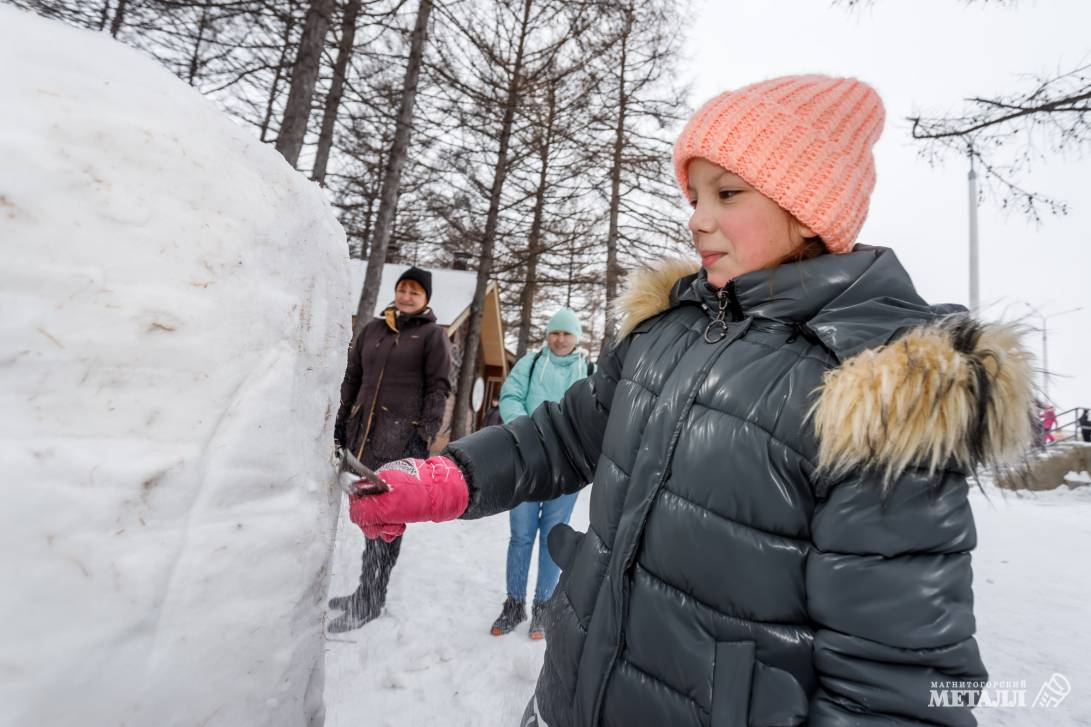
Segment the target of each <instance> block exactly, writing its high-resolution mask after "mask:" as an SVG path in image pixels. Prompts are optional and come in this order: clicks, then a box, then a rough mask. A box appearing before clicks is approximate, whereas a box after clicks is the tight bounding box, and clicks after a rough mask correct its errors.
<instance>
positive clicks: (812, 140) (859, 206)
mask: <svg viewBox="0 0 1091 727" xmlns="http://www.w3.org/2000/svg"><path fill="white" fill-rule="evenodd" d="M884 117H885V114H884V111H883V102H882V100H881V99H880V98H879V94H877V93H876V92H875V89H873V88H872V87H871V86H869V85H867V84H866V83H863V82H861V81H858V80H856V79H855V78H831V77H829V76H818V75H813V76H784V77H782V78H773V79H770V80H768V81H761V82H760V83H755V84H752V85H750V86H746V87H744V88H740V89H738V90H736V91H727V92H726V93H722V94H720V95H719V96H716V97H715V98H713V99H712V100H711V101H709V102H707V103H706V104H705V105H704V106H702V107H701V108H700V109H699V110H698V111H697V113H696V114H694V116H693V118H692V119H690V120H689V123H687V124H686V127H685V129H683V130H682V135H681V136H679V137H678V141H677V142H676V143H675V145H674V173H675V175H676V176H677V177H678V183H679V184H680V185H681V186H682V193H683V194H688V192H687V187H688V179H687V172H686V167H687V165H688V164H689V162H690V160H692V159H694V158H696V157H703V158H705V159H708V160H709V161H711V162H713V163H715V164H719V165H720V166H721V167H723V168H724V169H727V170H728V171H730V172H734V173H735V174H737V175H739V176H740V177H742V178H743V179H744V180H746V182H747V183H748V184H750V185H751V186H752V187H754V188H755V189H757V190H758V191H759V192H761V193H762V194H764V195H765V196H766V197H769V198H770V199H772V200H773V201H774V202H776V203H777V204H779V205H780V206H781V207H783V208H784V209H785V210H787V211H788V212H790V213H791V214H792V215H794V216H795V218H796V219H798V220H799V221H800V222H802V223H803V224H805V225H806V226H807V227H810V228H811V229H812V230H814V231H815V234H817V235H819V236H820V237H821V238H822V240H823V242H825V243H826V247H827V248H828V249H829V250H830V252H849V251H850V250H851V249H852V246H853V243H854V242H855V241H856V235H857V234H859V232H860V228H861V227H862V226H863V224H864V218H866V217H867V212H868V200H869V198H870V197H871V191H872V190H873V189H874V188H875V159H874V157H873V156H872V154H871V147H872V145H873V144H874V143H875V141H876V140H877V139H878V138H879V134H880V132H882V130H883V119H884Z"/></svg>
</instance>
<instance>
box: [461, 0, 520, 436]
mask: <svg viewBox="0 0 1091 727" xmlns="http://www.w3.org/2000/svg"><path fill="white" fill-rule="evenodd" d="M532 2H533V0H524V2H523V24H522V27H521V29H520V33H519V45H518V49H517V51H516V54H515V64H514V66H513V68H512V73H511V80H510V81H509V83H508V90H507V98H506V99H505V103H504V119H503V121H502V122H501V124H500V129H499V131H500V133H499V142H500V148H499V149H498V151H497V154H496V165H495V166H494V167H493V178H492V189H491V190H490V191H489V212H488V215H487V216H486V218H485V232H484V234H483V235H482V239H481V251H480V253H481V254H480V258H479V259H480V262H479V264H478V268H477V285H476V286H475V287H474V297H473V302H472V303H470V319H469V321H467V325H468V328H467V331H466V344H465V346H464V348H463V351H462V366H461V367H460V368H459V371H458V388H457V389H456V390H455V404H454V409H453V412H452V416H451V440H452V441H454V440H456V439H459V438H460V437H464V436H466V434H468V433H469V429H470V427H469V421H468V417H467V414H469V413H470V390H471V387H472V386H473V380H474V375H475V373H476V371H477V347H478V344H479V343H480V341H481V320H482V319H483V318H484V317H485V290H486V288H487V287H488V284H489V276H490V275H491V274H492V259H493V248H494V246H495V244H496V228H497V225H498V223H499V219H500V195H501V193H502V192H503V191H504V181H505V180H506V179H507V175H508V146H509V144H510V142H511V131H512V126H513V125H514V123H515V107H516V106H517V105H518V103H519V92H520V88H519V85H520V80H519V77H520V74H521V73H522V71H523V51H524V49H525V46H526V39H527V29H528V26H529V25H530V8H531V3H532Z"/></svg>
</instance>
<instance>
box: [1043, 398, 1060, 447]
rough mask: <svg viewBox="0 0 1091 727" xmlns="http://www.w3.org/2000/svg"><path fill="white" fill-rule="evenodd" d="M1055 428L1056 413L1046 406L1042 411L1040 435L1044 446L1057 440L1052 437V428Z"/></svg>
mask: <svg viewBox="0 0 1091 727" xmlns="http://www.w3.org/2000/svg"><path fill="white" fill-rule="evenodd" d="M1055 426H1057V411H1056V410H1055V409H1054V408H1053V407H1052V406H1050V405H1049V404H1047V405H1046V407H1045V409H1043V410H1042V435H1043V437H1044V441H1045V443H1046V444H1049V443H1050V442H1055V441H1056V440H1057V438H1056V437H1054V436H1053V428H1054V427H1055Z"/></svg>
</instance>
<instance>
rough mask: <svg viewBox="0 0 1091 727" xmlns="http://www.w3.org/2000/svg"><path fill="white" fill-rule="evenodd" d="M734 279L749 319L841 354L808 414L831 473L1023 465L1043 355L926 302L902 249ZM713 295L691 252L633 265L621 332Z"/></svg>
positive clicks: (1013, 331)
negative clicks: (790, 328) (801, 334)
mask: <svg viewBox="0 0 1091 727" xmlns="http://www.w3.org/2000/svg"><path fill="white" fill-rule="evenodd" d="M846 273H847V274H846ZM736 287H737V296H738V298H739V303H740V307H741V308H742V310H743V312H744V314H745V315H746V316H748V317H754V318H765V319H771V320H778V321H781V322H787V323H791V324H793V325H801V326H803V327H804V328H805V330H807V332H808V333H809V334H812V335H813V337H814V338H815V339H817V340H818V341H820V342H821V343H822V345H823V346H824V347H825V348H827V349H828V350H829V351H830V352H831V353H832V354H833V355H834V356H835V357H836V358H837V359H838V361H839V362H840V365H838V366H836V367H834V368H832V369H830V370H829V371H828V372H827V373H826V375H825V378H824V381H823V383H822V385H821V386H820V387H819V388H818V389H817V390H816V392H815V399H814V405H813V407H812V409H811V411H810V412H809V414H810V418H811V420H812V421H813V425H814V427H815V433H816V435H817V437H818V442H819V462H818V465H819V469H820V472H822V473H823V474H825V475H827V476H830V477H837V476H839V475H841V474H844V473H845V472H847V471H849V470H851V469H854V468H857V467H863V468H868V469H873V470H876V471H878V472H881V474H882V479H883V482H884V483H889V482H891V481H892V480H893V479H895V478H896V477H897V476H898V475H899V474H900V473H901V472H903V471H904V470H905V469H906V468H907V467H909V466H914V465H915V466H925V467H928V468H930V469H932V470H935V469H937V468H941V467H943V466H945V465H946V464H947V463H949V462H951V461H955V462H958V463H959V464H960V465H962V466H964V467H967V468H974V467H977V466H979V465H986V466H996V465H1002V464H1009V463H1014V462H1018V461H1020V460H1021V459H1022V458H1023V457H1024V455H1025V452H1026V450H1027V447H1028V446H1029V445H1030V443H1031V442H1032V441H1033V427H1034V387H1033V357H1032V355H1031V354H1030V353H1029V352H1028V350H1027V348H1026V346H1025V345H1024V344H1023V341H1022V331H1021V329H1020V328H1019V327H1017V326H1013V325H1004V324H985V323H980V322H977V321H974V320H973V319H971V318H970V317H969V316H968V315H967V314H966V313H965V309H963V308H961V307H958V306H938V307H933V306H929V305H927V304H926V303H925V302H924V301H923V300H922V299H920V298H919V296H917V294H916V292H915V290H913V287H912V283H911V281H910V280H909V277H908V275H907V274H906V273H905V271H904V269H902V267H901V265H900V264H899V263H898V261H897V258H896V256H895V255H894V254H893V252H891V251H889V250H886V249H883V248H869V247H864V246H858V249H857V251H856V252H853V253H849V254H846V255H827V256H822V257H820V258H816V259H814V260H809V261H805V262H803V263H795V264H792V265H787V266H782V268H778V269H777V271H776V273H775V275H774V274H771V273H770V272H769V271H757V272H756V273H749V274H747V275H744V276H740V277H739V278H737V279H736ZM709 295H714V294H712V293H711V291H708V290H707V285H706V284H705V282H704V279H703V276H702V275H701V274H700V273H699V266H698V264H697V263H696V262H694V261H691V260H682V259H675V260H668V261H665V262H664V263H662V264H660V265H659V266H657V267H656V268H655V269H646V270H642V271H639V272H636V273H633V274H632V275H630V276H629V280H628V285H627V287H626V290H625V292H624V293H623V294H622V295H621V296H620V297H619V300H618V308H619V310H620V312H621V314H622V316H623V321H622V324H621V326H620V334H619V337H624V336H627V335H629V334H630V333H631V332H632V331H633V330H634V329H636V328H637V327H638V326H639V324H640V323H641V322H643V321H645V320H647V319H649V318H651V317H653V316H655V315H657V314H659V313H661V312H663V311H666V310H668V309H670V308H673V307H675V306H677V305H682V304H686V303H687V302H689V303H701V302H705V304H707V302H708V300H709V298H708V296H709Z"/></svg>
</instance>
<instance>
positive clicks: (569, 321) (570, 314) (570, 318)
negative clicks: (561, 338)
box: [546, 308, 583, 343]
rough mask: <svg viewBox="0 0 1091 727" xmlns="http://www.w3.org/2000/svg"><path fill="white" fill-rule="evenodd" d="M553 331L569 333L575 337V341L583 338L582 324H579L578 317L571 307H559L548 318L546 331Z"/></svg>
mask: <svg viewBox="0 0 1091 727" xmlns="http://www.w3.org/2000/svg"><path fill="white" fill-rule="evenodd" d="M554 331H564V332H565V333H571V334H572V335H573V336H575V337H576V343H579V342H580V339H581V338H583V326H581V325H580V319H579V317H578V316H577V315H576V312H575V311H573V310H572V309H571V308H561V309H560V310H559V311H557V312H556V313H554V314H553V317H552V318H550V319H549V325H548V326H546V333H553V332H554Z"/></svg>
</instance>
